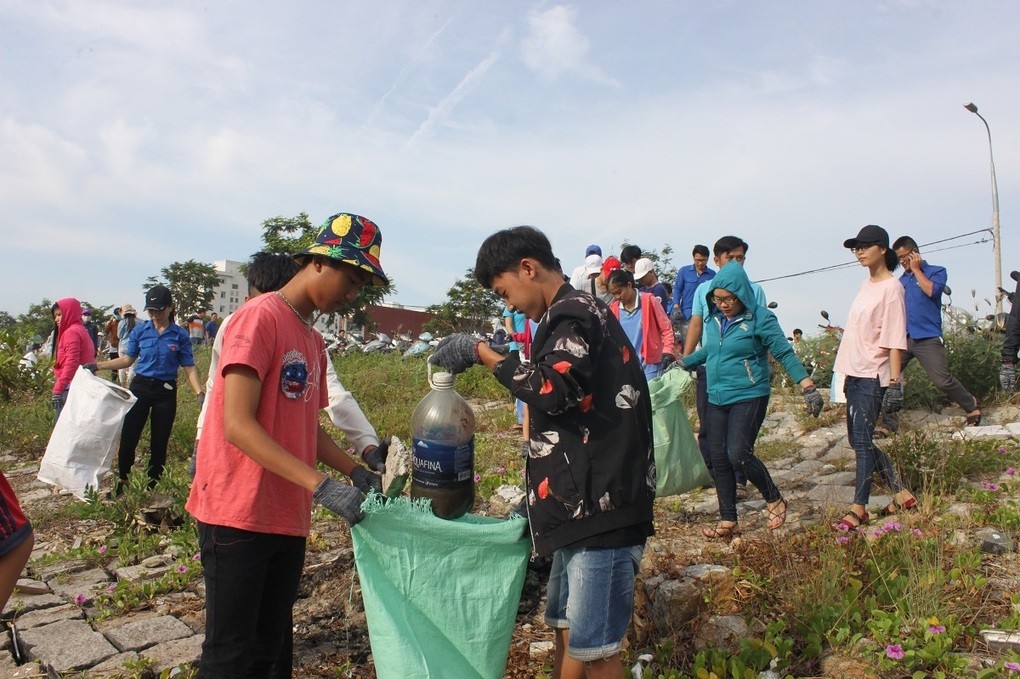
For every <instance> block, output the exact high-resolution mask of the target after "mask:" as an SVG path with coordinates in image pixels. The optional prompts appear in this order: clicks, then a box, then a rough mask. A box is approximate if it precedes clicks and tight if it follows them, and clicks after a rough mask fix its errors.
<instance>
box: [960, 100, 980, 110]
mask: <svg viewBox="0 0 1020 679" xmlns="http://www.w3.org/2000/svg"><path fill="white" fill-rule="evenodd" d="M963 107H964V108H965V109H967V110H968V111H970V112H971V113H977V106H975V105H974V104H973V103H972V102H969V101H968V102H967V103H966V104H964V105H963Z"/></svg>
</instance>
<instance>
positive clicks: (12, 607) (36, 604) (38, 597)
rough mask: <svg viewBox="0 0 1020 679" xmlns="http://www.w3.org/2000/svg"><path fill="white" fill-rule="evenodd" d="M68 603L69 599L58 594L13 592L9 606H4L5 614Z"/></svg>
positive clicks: (26, 611) (8, 602) (23, 612)
mask: <svg viewBox="0 0 1020 679" xmlns="http://www.w3.org/2000/svg"><path fill="white" fill-rule="evenodd" d="M66 603H67V599H64V598H63V597H59V596H57V595H56V594H18V593H15V594H12V595H11V598H10V599H9V600H8V601H7V606H5V607H4V613H3V614H4V616H6V615H7V614H8V613H11V612H13V611H21V613H22V614H25V613H28V612H29V611H37V610H39V609H40V608H51V607H53V606H62V605H63V604H66Z"/></svg>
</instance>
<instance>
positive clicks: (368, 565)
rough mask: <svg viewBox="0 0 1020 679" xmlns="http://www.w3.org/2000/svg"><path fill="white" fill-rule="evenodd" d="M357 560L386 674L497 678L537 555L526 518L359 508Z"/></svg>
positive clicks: (418, 504)
mask: <svg viewBox="0 0 1020 679" xmlns="http://www.w3.org/2000/svg"><path fill="white" fill-rule="evenodd" d="M362 510H363V511H364V512H365V519H364V520H363V521H361V522H359V523H358V524H356V525H355V526H354V527H353V528H352V529H351V534H352V536H353V540H354V559H355V563H356V564H357V567H358V578H359V580H360V581H361V594H362V598H363V599H364V602H365V616H366V617H367V618H368V636H369V641H370V642H371V644H372V656H373V658H374V660H375V671H376V675H377V676H378V677H379V678H380V679H389V678H392V679H404V678H409V677H429V678H430V679H443V678H449V679H468V678H471V677H482V678H484V679H498V678H499V677H502V676H503V673H504V670H505V669H506V659H507V653H508V652H509V650H510V638H511V635H512V634H513V628H514V621H515V620H516V618H517V605H518V603H519V602H520V598H521V589H522V588H523V586H524V574H525V570H526V568H527V565H528V556H529V555H530V553H531V541H530V539H529V538H528V536H527V535H526V532H525V529H526V527H527V522H526V521H525V520H524V519H523V518H521V517H519V516H516V515H514V516H513V517H512V518H510V519H494V518H489V517H484V516H475V515H472V514H466V515H464V516H463V517H461V518H459V519H456V520H454V521H447V520H445V519H440V518H438V517H436V516H434V515H433V514H432V510H431V509H430V506H429V502H428V501H427V500H409V499H407V498H404V497H400V498H396V499H393V500H389V501H387V502H385V503H384V502H383V501H382V496H381V495H375V494H374V495H372V496H370V497H369V498H368V499H367V500H365V503H364V504H363V505H362Z"/></svg>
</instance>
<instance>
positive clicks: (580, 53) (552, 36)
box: [521, 5, 617, 85]
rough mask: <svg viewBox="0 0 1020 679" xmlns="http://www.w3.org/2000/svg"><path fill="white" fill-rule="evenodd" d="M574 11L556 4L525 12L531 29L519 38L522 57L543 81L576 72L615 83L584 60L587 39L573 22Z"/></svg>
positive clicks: (586, 52) (588, 42)
mask: <svg viewBox="0 0 1020 679" xmlns="http://www.w3.org/2000/svg"><path fill="white" fill-rule="evenodd" d="M576 20H577V10H576V9H575V8H573V7H569V6H567V5H556V6H555V7H552V8H550V9H547V10H544V11H542V10H533V11H532V12H531V13H530V14H529V15H528V28H529V29H530V32H529V33H528V35H527V36H525V37H524V39H523V40H522V41H521V59H522V60H523V61H524V64H525V65H526V66H527V67H528V68H530V69H531V70H532V71H534V72H535V73H537V74H538V76H539V78H541V79H542V80H543V81H544V82H546V83H552V82H554V81H556V80H557V79H559V77H560V76H562V75H564V74H566V73H577V74H580V75H582V76H584V77H586V78H588V79H591V80H595V81H598V82H602V83H605V84H612V85H616V84H617V83H616V81H615V80H613V79H612V78H609V77H607V76H606V75H605V74H604V73H602V71H601V70H600V69H598V68H596V67H595V66H592V65H591V64H588V63H587V62H586V61H585V57H586V56H587V54H588V48H589V47H590V41H589V40H588V38H587V37H585V35H584V34H583V33H581V31H580V30H579V29H578V28H577V26H576V25H575V21H576Z"/></svg>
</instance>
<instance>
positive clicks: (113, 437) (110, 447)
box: [38, 367, 138, 500]
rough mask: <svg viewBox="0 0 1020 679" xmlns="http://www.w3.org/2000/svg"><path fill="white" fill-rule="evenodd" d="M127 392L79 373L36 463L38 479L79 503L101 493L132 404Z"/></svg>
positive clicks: (80, 370)
mask: <svg viewBox="0 0 1020 679" xmlns="http://www.w3.org/2000/svg"><path fill="white" fill-rule="evenodd" d="M137 400H138V399H136V398H135V395H134V394H132V393H131V392H130V391H128V390H127V389H124V388H123V387H121V386H119V385H116V384H114V383H113V382H109V381H107V380H104V379H102V378H101V377H96V376H95V375H93V374H92V373H90V372H89V371H88V370H86V369H85V368H81V367H79V368H78V371H77V372H76V373H75V374H74V379H73V380H71V390H70V391H69V392H68V394H67V403H65V404H64V409H63V410H62V411H61V413H60V419H59V420H57V424H56V426H55V427H53V433H52V434H50V441H49V443H48V444H46V453H45V454H44V455H43V458H42V462H41V463H40V464H39V477H38V478H39V480H40V481H44V482H46V483H49V484H53V485H55V486H60V487H61V488H65V489H66V490H69V491H70V492H72V493H74V495H75V496H76V497H78V498H79V499H81V500H84V499H85V489H86V488H88V487H92V488H93V489H98V488H99V478H100V477H101V476H102V475H103V473H104V472H105V471H106V470H107V469H109V468H110V463H111V462H113V454H114V451H115V450H116V449H117V447H118V444H119V443H120V430H121V427H122V426H123V425H124V416H125V415H126V414H127V412H128V411H129V410H130V409H131V406H132V405H134V403H135V401H137Z"/></svg>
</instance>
